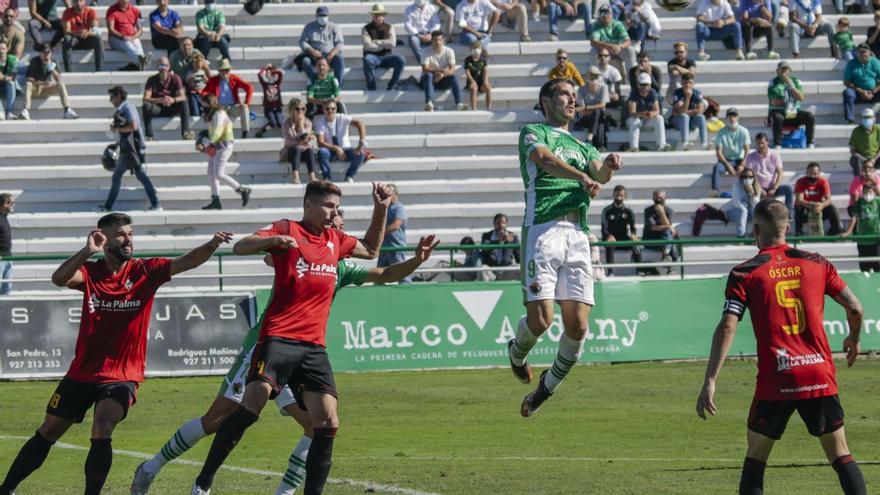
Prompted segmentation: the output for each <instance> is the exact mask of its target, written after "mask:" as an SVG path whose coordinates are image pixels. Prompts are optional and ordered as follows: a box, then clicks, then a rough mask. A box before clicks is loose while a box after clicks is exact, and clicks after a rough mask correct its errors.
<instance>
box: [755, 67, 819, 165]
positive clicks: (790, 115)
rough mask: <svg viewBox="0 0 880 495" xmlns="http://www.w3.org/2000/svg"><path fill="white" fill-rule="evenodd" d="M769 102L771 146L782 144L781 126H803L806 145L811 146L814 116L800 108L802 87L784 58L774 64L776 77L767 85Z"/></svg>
mask: <svg viewBox="0 0 880 495" xmlns="http://www.w3.org/2000/svg"><path fill="white" fill-rule="evenodd" d="M767 99H768V100H769V104H770V127H771V128H772V129H773V146H775V147H779V146H781V144H782V128H783V126H790V125H797V126H801V125H802V126H804V127H805V128H806V131H807V146H808V147H810V148H813V147H814V146H815V145H814V144H813V135H814V133H815V128H816V118H815V117H814V116H813V114H812V113H810V112H807V111H805V110H802V109H801V103H802V102H803V101H804V89H803V87H802V86H801V82H800V81H799V80H798V78H796V77H794V76H793V75H792V74H791V65H789V64H788V62H786V61H785V60H783V61H782V62H779V64H777V66H776V77H774V78H773V80H772V81H770V84H769V86H768V87H767Z"/></svg>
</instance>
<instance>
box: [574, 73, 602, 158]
mask: <svg viewBox="0 0 880 495" xmlns="http://www.w3.org/2000/svg"><path fill="white" fill-rule="evenodd" d="M587 79H588V80H587V83H586V84H584V85H583V86H581V87H580V89H578V98H577V107H576V108H575V112H576V118H577V119H578V120H577V122H576V123H575V124H574V129H575V130H579V129H586V130H587V139H586V141H589V142H591V143H592V144H593V146H595V147H596V149H598V150H600V151H604V150H605V148H606V147H607V146H608V140H607V137H606V132H605V131H606V126H607V114H606V113H605V107H606V106H607V105H608V102H609V101H610V98H609V96H608V86H607V85H606V84H605V81H603V80H602V73H601V72H600V71H599V68H598V67H596V66H595V65H594V66H592V67H590V70H589V72H588V73H587Z"/></svg>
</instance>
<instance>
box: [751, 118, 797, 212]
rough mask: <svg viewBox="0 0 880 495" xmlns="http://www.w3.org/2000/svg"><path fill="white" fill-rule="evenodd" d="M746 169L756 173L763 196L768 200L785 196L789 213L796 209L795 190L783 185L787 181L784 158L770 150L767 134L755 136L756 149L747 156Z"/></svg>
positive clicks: (756, 180) (756, 181) (756, 179)
mask: <svg viewBox="0 0 880 495" xmlns="http://www.w3.org/2000/svg"><path fill="white" fill-rule="evenodd" d="M745 168H746V169H748V170H751V171H752V172H754V174H755V183H756V185H757V187H759V188H760V189H761V196H766V197H768V198H777V197H779V196H783V197H784V201H785V207H786V208H788V210H789V211H791V210H792V209H793V208H794V189H793V188H792V187H791V185H789V184H783V183H782V181H783V179H785V175H784V173H785V170H784V169H783V166H782V156H781V155H780V154H779V152H778V151H776V150H771V149H770V141H769V140H768V139H767V134H765V133H763V132H759V133H758V135H757V136H755V149H753V150H752V151H750V152H749V154H748V155H746V161H745Z"/></svg>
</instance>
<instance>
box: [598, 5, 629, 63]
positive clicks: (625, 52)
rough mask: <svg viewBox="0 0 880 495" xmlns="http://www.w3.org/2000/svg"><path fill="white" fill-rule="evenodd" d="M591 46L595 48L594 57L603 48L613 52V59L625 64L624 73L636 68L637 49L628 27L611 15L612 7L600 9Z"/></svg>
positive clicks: (604, 6) (605, 6)
mask: <svg viewBox="0 0 880 495" xmlns="http://www.w3.org/2000/svg"><path fill="white" fill-rule="evenodd" d="M590 31H591V32H590V40H591V41H590V44H591V45H592V46H593V55H594V56H595V55H596V53H598V51H599V50H600V49H602V48H605V49H607V50H608V51H609V52H611V58H613V59H617V60H620V61H621V62H623V69H624V72H626V71H629V69H631V68H632V67H635V66H636V53H637V51H638V50H637V49H636V47H634V46H633V43H632V40H631V39H629V34H627V32H626V26H624V25H623V23H622V22H620V21H618V20H616V19H615V18H614V16H613V15H612V13H611V7H609V6H608V5H603V6H602V7H600V8H599V20H598V21H596V22H594V23H593V25H592V27H591V29H590Z"/></svg>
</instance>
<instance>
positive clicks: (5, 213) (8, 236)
mask: <svg viewBox="0 0 880 495" xmlns="http://www.w3.org/2000/svg"><path fill="white" fill-rule="evenodd" d="M14 210H15V197H13V196H12V195H11V194H9V193H2V194H0V296H8V295H9V293H10V292H12V282H11V279H12V262H11V261H4V260H3V258H8V257H10V256H12V229H11V228H10V227H9V218H8V217H9V214H10V213H12V212H13V211H14Z"/></svg>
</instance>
